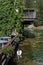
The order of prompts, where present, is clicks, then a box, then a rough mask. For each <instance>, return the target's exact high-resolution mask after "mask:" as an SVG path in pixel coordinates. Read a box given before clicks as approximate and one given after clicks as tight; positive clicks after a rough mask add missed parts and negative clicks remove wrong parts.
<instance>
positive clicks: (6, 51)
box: [2, 46, 14, 57]
mask: <svg viewBox="0 0 43 65" xmlns="http://www.w3.org/2000/svg"><path fill="white" fill-rule="evenodd" d="M2 52H3V53H4V54H5V55H6V56H8V57H11V56H12V54H13V53H14V49H13V47H11V46H10V47H8V48H5V49H3V50H2Z"/></svg>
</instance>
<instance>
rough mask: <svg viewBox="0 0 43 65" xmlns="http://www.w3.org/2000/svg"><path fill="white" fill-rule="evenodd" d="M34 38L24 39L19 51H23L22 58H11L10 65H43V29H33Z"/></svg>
mask: <svg viewBox="0 0 43 65" xmlns="http://www.w3.org/2000/svg"><path fill="white" fill-rule="evenodd" d="M34 33H35V38H26V39H25V40H24V41H23V42H22V44H20V46H19V49H21V50H22V51H23V53H22V58H20V59H19V60H18V58H17V56H16V58H13V61H11V62H9V64H11V63H13V64H11V65H43V29H37V28H36V29H34Z"/></svg>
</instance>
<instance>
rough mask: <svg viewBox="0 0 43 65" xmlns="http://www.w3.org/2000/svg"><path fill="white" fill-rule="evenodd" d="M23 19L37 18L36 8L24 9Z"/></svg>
mask: <svg viewBox="0 0 43 65" xmlns="http://www.w3.org/2000/svg"><path fill="white" fill-rule="evenodd" d="M23 12H24V16H23V21H28V22H30V21H34V20H35V19H36V11H35V10H24V11H23Z"/></svg>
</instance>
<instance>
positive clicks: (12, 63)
mask: <svg viewBox="0 0 43 65" xmlns="http://www.w3.org/2000/svg"><path fill="white" fill-rule="evenodd" d="M8 65H17V62H13V60H12V59H10V60H9V62H8Z"/></svg>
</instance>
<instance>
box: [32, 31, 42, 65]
mask: <svg viewBox="0 0 43 65" xmlns="http://www.w3.org/2000/svg"><path fill="white" fill-rule="evenodd" d="M35 33H36V42H35V45H36V46H35V47H34V46H33V48H34V50H33V57H34V60H35V62H36V65H43V30H35Z"/></svg>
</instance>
